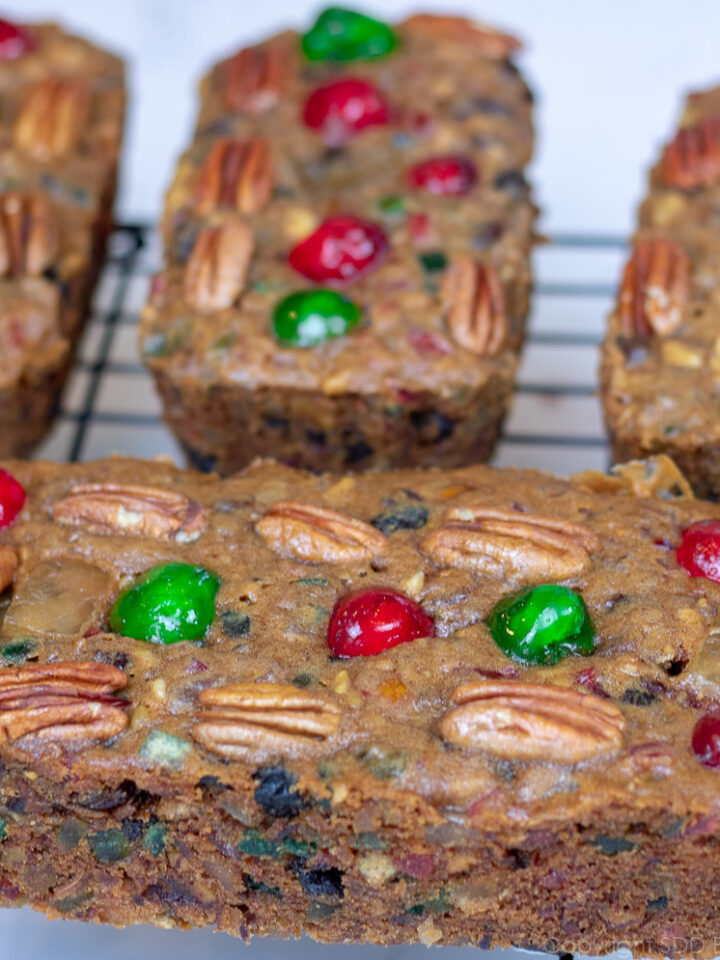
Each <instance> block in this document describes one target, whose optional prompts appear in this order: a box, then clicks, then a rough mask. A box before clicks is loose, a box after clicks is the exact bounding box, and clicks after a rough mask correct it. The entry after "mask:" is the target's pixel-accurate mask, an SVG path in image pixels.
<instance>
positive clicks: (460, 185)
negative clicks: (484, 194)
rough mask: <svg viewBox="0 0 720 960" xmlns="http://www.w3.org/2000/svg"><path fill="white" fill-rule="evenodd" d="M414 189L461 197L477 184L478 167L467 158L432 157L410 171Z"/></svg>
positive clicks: (442, 195)
mask: <svg viewBox="0 0 720 960" xmlns="http://www.w3.org/2000/svg"><path fill="white" fill-rule="evenodd" d="M408 178H409V180H410V183H411V184H412V186H413V187H416V188H417V189H418V190H426V191H427V192H428V193H435V194H437V195H438V196H441V197H461V196H464V195H465V194H466V193H469V192H470V191H471V190H472V188H473V187H474V186H475V184H476V183H477V179H478V173H477V167H476V166H475V164H474V163H473V162H472V160H469V159H468V158H467V157H459V156H444V157H430V159H429V160H423V161H422V163H416V164H415V166H414V167H411V168H410V170H409V171H408Z"/></svg>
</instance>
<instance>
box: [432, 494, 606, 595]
mask: <svg viewBox="0 0 720 960" xmlns="http://www.w3.org/2000/svg"><path fill="white" fill-rule="evenodd" d="M599 546H600V541H599V540H598V538H597V537H596V536H595V534H594V533H593V532H592V531H591V530H588V528H587V527H583V526H580V524H577V523H570V522H569V521H567V520H553V519H551V518H550V517H539V516H534V515H533V514H527V513H517V512H515V511H510V510H497V509H494V508H492V507H486V506H483V505H482V504H478V505H473V506H466V507H453V508H452V510H449V511H448V512H447V513H446V514H445V517H444V522H443V524H442V525H441V526H440V527H438V528H437V529H435V530H433V531H432V533H430V534H428V536H427V537H426V538H425V539H424V541H423V544H422V548H423V550H424V551H425V553H426V554H427V555H428V556H429V557H430V558H431V559H432V560H434V561H435V562H436V563H438V564H440V566H444V567H458V568H459V569H461V570H473V571H474V572H476V573H483V574H487V575H490V576H502V577H508V578H515V579H520V580H528V581H540V580H565V579H567V578H568V577H573V576H575V575H577V574H578V573H581V572H582V571H583V570H585V569H586V568H587V567H588V566H589V564H590V554H591V553H592V552H593V551H594V550H597V548H598V547H599Z"/></svg>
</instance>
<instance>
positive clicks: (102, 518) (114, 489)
mask: <svg viewBox="0 0 720 960" xmlns="http://www.w3.org/2000/svg"><path fill="white" fill-rule="evenodd" d="M52 515H53V519H55V520H56V521H57V522H58V523H64V524H69V525H71V526H78V527H83V528H84V529H85V530H87V531H88V532H89V533H101V534H103V533H107V534H110V533H128V534H137V535H140V536H145V537H155V538H156V539H159V540H177V541H179V542H181V543H188V542H189V541H192V540H197V538H198V537H199V536H200V534H201V533H202V532H203V530H204V529H205V526H206V524H207V514H206V513H205V511H204V510H203V508H202V507H201V506H200V504H199V503H197V502H196V501H195V500H190V499H189V498H188V497H186V496H183V494H181V493H176V492H175V491H173V490H163V489H160V488H159V487H141V486H133V485H132V484H127V485H124V484H119V483H83V484H77V485H76V486H74V487H71V488H70V492H69V494H68V495H67V496H66V497H63V498H62V500H57V501H56V502H55V503H54V504H53V506H52Z"/></svg>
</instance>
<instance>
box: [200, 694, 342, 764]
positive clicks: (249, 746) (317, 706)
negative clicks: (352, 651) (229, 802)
mask: <svg viewBox="0 0 720 960" xmlns="http://www.w3.org/2000/svg"><path fill="white" fill-rule="evenodd" d="M199 700H200V704H201V706H202V707H203V708H205V709H203V710H201V711H200V712H199V714H198V720H199V722H198V723H197V724H196V725H195V727H194V728H193V737H194V738H195V740H197V742H198V743H200V744H202V745H203V746H204V747H206V748H207V749H208V750H210V751H211V752H212V753H217V754H220V755H221V756H224V757H231V758H233V757H235V758H240V757H245V756H247V755H248V754H249V753H254V754H264V755H267V754H272V753H282V754H286V755H287V754H293V753H295V754H297V753H301V752H304V751H307V750H308V749H310V748H312V747H313V746H316V745H317V744H319V743H321V742H322V741H323V740H327V739H328V738H329V737H331V736H332V735H333V734H334V733H336V731H337V729H338V725H339V723H340V716H341V710H340V707H339V706H338V705H337V704H335V703H333V702H332V701H331V700H329V699H328V698H327V697H324V696H322V695H321V694H317V693H311V692H308V691H307V690H299V689H298V688H297V687H293V686H289V685H285V684H279V683H235V684H230V685H228V686H222V687H209V688H208V689H206V690H203V691H202V692H201V693H200V695H199Z"/></svg>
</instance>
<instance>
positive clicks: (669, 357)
mask: <svg viewBox="0 0 720 960" xmlns="http://www.w3.org/2000/svg"><path fill="white" fill-rule="evenodd" d="M660 352H661V353H662V358H663V360H664V361H665V363H667V364H669V365H670V366H672V367H685V368H686V369H690V370H699V369H700V367H702V365H703V355H702V352H701V351H700V350H696V349H694V348H693V347H690V346H688V345H687V344H686V343H683V342H682V340H663V342H662V344H661V345H660Z"/></svg>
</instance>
